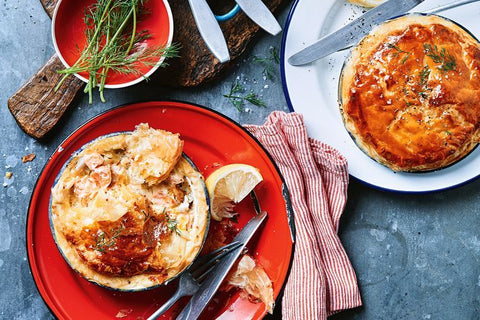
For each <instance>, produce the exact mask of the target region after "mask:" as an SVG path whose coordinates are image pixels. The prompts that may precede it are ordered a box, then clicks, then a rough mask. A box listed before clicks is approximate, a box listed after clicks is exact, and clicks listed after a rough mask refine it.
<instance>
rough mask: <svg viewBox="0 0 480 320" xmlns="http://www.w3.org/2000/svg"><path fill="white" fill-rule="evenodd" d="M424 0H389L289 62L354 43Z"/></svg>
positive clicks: (304, 61)
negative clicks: (376, 27) (374, 28)
mask: <svg viewBox="0 0 480 320" xmlns="http://www.w3.org/2000/svg"><path fill="white" fill-rule="evenodd" d="M423 1H425V0H388V1H386V2H384V3H382V4H381V5H379V6H378V7H376V8H373V9H371V10H369V11H367V12H366V13H365V14H363V15H362V16H360V17H359V18H357V19H356V20H354V21H352V22H350V23H349V24H347V25H346V26H344V27H342V28H341V29H339V30H337V31H335V32H333V33H331V34H329V35H327V36H325V37H323V38H321V39H320V40H318V41H317V42H315V43H313V44H312V45H309V46H308V47H306V48H305V49H303V50H301V51H299V52H298V53H296V54H294V55H292V56H291V57H290V58H289V59H288V63H290V64H291V65H293V66H300V65H303V64H307V63H310V62H313V61H315V60H318V59H321V58H323V57H326V56H328V55H329V54H332V53H334V52H336V51H338V50H341V49H344V48H345V47H348V46H350V45H353V44H355V43H357V42H358V41H360V39H362V38H363V37H365V36H366V35H367V34H368V33H369V32H370V30H371V29H372V28H373V27H374V26H376V25H378V24H380V23H382V22H384V21H386V20H388V19H390V18H393V17H396V16H399V15H402V14H404V13H406V12H408V11H410V10H411V9H413V8H415V7H416V6H418V5H419V4H420V3H422V2H423Z"/></svg>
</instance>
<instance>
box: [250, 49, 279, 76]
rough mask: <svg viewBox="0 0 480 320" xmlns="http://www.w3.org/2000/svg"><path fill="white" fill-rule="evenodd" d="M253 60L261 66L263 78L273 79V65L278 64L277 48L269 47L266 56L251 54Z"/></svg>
mask: <svg viewBox="0 0 480 320" xmlns="http://www.w3.org/2000/svg"><path fill="white" fill-rule="evenodd" d="M253 62H254V63H257V64H260V65H262V66H263V71H262V74H263V75H264V76H265V78H267V79H269V80H273V79H274V78H275V70H276V68H275V65H278V64H280V56H279V55H278V49H277V48H276V47H271V48H270V52H269V56H268V57H261V56H253Z"/></svg>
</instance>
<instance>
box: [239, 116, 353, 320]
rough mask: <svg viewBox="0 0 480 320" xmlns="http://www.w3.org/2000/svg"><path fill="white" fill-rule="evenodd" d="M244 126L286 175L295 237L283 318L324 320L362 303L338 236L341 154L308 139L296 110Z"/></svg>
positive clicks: (344, 183) (343, 191) (343, 173)
mask: <svg viewBox="0 0 480 320" xmlns="http://www.w3.org/2000/svg"><path fill="white" fill-rule="evenodd" d="M246 128H247V129H248V130H249V131H250V132H251V133H252V134H253V135H254V136H255V137H257V139H258V140H259V141H260V142H261V143H262V145H263V146H264V147H265V148H266V149H267V150H268V152H269V153H270V155H271V156H272V157H273V159H274V160H275V162H276V164H277V165H278V167H279V168H280V171H281V172H282V174H283V177H284V178H285V180H286V183H287V186H288V189H289V191H290V196H291V200H292V205H293V211H294V215H295V227H296V229H297V238H296V245H295V255H294V258H293V265H292V269H291V273H290V276H289V279H288V282H287V284H286V287H285V292H284V296H283V300H282V315H283V318H284V319H287V320H290V319H301V320H306V319H326V318H327V316H329V315H331V314H333V313H336V312H338V311H341V310H344V309H349V308H353V307H357V306H360V305H361V304H362V301H361V298H360V293H359V290H358V286H357V279H356V276H355V271H354V270H353V268H352V265H351V263H350V261H349V259H348V257H347V254H346V253H345V250H344V249H343V247H342V244H341V243H340V239H339V238H338V235H337V232H338V223H339V220H340V216H341V215H342V212H343V209H344V208H345V203H346V201H347V188H348V171H347V161H346V159H345V158H344V157H343V156H342V155H340V154H339V153H338V151H337V150H335V149H333V148H331V147H330V146H328V145H326V144H324V143H322V142H320V141H317V140H314V139H311V138H309V137H308V135H307V130H306V128H305V125H304V123H303V117H302V116H301V115H300V114H298V113H288V114H287V113H284V112H280V111H275V112H272V114H270V116H269V117H268V119H267V121H266V123H265V124H264V125H262V126H253V125H247V126H246Z"/></svg>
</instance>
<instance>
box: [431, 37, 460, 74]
mask: <svg viewBox="0 0 480 320" xmlns="http://www.w3.org/2000/svg"><path fill="white" fill-rule="evenodd" d="M423 48H424V50H425V54H426V55H427V57H430V58H431V59H432V60H433V62H435V63H439V64H440V66H439V67H438V68H439V69H440V70H441V71H443V72H447V71H450V70H453V71H455V70H456V69H457V61H456V60H455V57H454V56H452V55H451V54H450V53H449V52H448V51H447V50H446V49H445V48H442V49H441V50H438V47H437V46H433V47H432V45H431V44H429V43H425V44H424V45H423Z"/></svg>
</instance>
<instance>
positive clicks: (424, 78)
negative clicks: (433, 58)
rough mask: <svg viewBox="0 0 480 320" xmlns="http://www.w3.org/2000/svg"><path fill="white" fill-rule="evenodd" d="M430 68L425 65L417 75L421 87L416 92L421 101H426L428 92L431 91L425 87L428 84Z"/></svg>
mask: <svg viewBox="0 0 480 320" xmlns="http://www.w3.org/2000/svg"><path fill="white" fill-rule="evenodd" d="M430 72H431V71H430V68H429V67H428V65H425V66H424V67H423V69H422V71H420V73H419V75H418V76H419V78H420V82H419V84H420V86H421V87H422V90H420V91H418V92H417V93H418V94H419V95H420V97H422V98H423V99H428V94H429V92H430V91H432V89H431V88H429V87H428V86H427V83H428V77H429V76H430Z"/></svg>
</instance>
